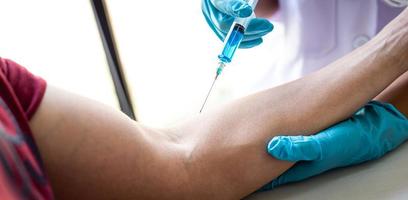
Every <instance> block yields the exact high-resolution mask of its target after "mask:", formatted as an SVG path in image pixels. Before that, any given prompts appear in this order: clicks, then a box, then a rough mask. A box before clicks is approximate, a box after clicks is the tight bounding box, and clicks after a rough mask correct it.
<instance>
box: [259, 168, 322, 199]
mask: <svg viewBox="0 0 408 200" xmlns="http://www.w3.org/2000/svg"><path fill="white" fill-rule="evenodd" d="M323 172H324V170H323V168H321V167H317V166H316V164H315V163H313V162H307V161H306V162H300V163H297V164H295V165H294V166H293V167H291V168H290V169H288V170H287V171H286V172H285V173H283V174H282V175H280V176H279V177H278V178H276V179H274V180H272V181H271V182H269V183H267V184H265V185H264V186H262V187H261V188H260V189H258V190H257V192H263V191H268V190H272V189H274V188H276V187H278V186H280V185H284V184H287V183H293V182H298V181H301V180H305V179H307V178H310V177H312V176H316V175H318V174H320V173H323Z"/></svg>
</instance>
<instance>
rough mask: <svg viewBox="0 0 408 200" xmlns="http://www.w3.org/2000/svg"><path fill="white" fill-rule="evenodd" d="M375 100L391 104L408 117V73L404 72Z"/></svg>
mask: <svg viewBox="0 0 408 200" xmlns="http://www.w3.org/2000/svg"><path fill="white" fill-rule="evenodd" d="M407 51H408V50H407ZM375 99H376V100H378V101H382V102H388V103H391V104H392V105H394V106H395V107H396V108H398V110H399V111H401V112H402V113H404V114H405V116H406V117H408V72H405V74H403V75H402V76H401V77H399V78H398V79H397V80H396V81H394V82H393V83H392V84H391V85H390V86H389V87H388V88H387V89H385V90H384V91H383V92H381V94H380V95H378V96H377V97H376V98H375Z"/></svg>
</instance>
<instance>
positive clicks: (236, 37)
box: [200, 0, 258, 113]
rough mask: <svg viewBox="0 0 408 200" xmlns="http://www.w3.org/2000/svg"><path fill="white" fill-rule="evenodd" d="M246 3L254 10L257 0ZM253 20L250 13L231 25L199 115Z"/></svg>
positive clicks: (248, 0) (253, 14) (253, 15)
mask: <svg viewBox="0 0 408 200" xmlns="http://www.w3.org/2000/svg"><path fill="white" fill-rule="evenodd" d="M246 2H247V3H248V4H249V5H250V6H251V7H252V9H253V10H254V9H255V7H256V4H257V3H258V0H246ZM253 18H255V12H252V15H251V16H249V17H247V18H235V20H234V22H233V23H232V25H231V28H230V30H229V32H228V34H227V36H226V37H225V39H224V48H223V50H222V52H221V54H220V55H218V59H219V66H218V68H217V71H216V74H215V78H214V81H213V83H212V85H211V87H210V90H209V91H208V94H207V96H206V98H205V100H204V103H203V105H202V106H201V109H200V113H201V111H203V109H204V106H205V103H206V102H207V99H208V97H209V96H210V94H211V91H212V89H213V87H214V84H215V82H216V80H217V79H218V76H220V74H221V73H222V70H223V69H224V67H225V66H226V64H227V63H230V62H231V60H232V57H233V56H234V54H235V51H236V50H237V49H238V47H239V45H240V44H241V42H242V39H243V38H244V33H245V29H246V28H247V27H248V24H249V22H250V21H251V19H253Z"/></svg>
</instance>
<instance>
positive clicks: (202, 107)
mask: <svg viewBox="0 0 408 200" xmlns="http://www.w3.org/2000/svg"><path fill="white" fill-rule="evenodd" d="M217 78H218V74H217V75H216V76H215V78H214V81H213V83H212V85H211V87H210V90H209V91H208V94H207V97H205V100H204V103H203V105H202V106H201V109H200V113H201V111H203V109H204V106H205V103H207V99H208V97H209V96H210V94H211V91H212V89H213V87H214V84H215V81H216V80H217Z"/></svg>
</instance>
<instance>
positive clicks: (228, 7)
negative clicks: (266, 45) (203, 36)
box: [202, 0, 273, 48]
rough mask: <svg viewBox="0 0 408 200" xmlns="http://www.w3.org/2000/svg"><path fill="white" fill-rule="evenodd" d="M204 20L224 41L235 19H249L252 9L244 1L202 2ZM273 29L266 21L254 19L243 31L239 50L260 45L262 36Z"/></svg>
mask: <svg viewBox="0 0 408 200" xmlns="http://www.w3.org/2000/svg"><path fill="white" fill-rule="evenodd" d="M202 10H203V14H204V17H205V19H206V20H207V23H208V25H209V26H210V28H211V29H212V30H213V31H214V32H215V34H216V35H217V36H218V38H220V40H222V41H224V38H225V37H226V35H227V34H228V31H229V29H230V27H231V25H232V23H233V22H234V18H235V17H242V18H244V17H249V16H250V15H251V14H252V8H251V6H250V5H248V4H247V3H246V1H244V0H202ZM272 29H273V25H272V23H270V22H269V21H268V20H267V19H260V18H254V19H252V20H251V21H250V23H249V25H248V27H247V29H246V30H245V35H244V39H243V40H242V42H241V45H240V46H239V47H240V48H251V47H254V46H257V45H259V44H261V43H262V36H264V35H266V34H268V33H269V32H271V31H272Z"/></svg>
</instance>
